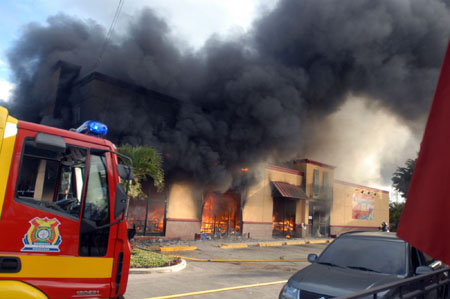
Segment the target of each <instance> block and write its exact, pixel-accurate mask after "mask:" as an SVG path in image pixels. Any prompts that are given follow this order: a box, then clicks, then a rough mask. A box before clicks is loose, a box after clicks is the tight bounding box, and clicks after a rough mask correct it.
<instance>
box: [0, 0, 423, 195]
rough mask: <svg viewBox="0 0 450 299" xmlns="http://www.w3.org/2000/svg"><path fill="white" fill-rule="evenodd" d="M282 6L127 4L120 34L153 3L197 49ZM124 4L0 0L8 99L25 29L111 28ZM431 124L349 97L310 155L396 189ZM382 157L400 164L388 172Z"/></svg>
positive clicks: (254, 2)
mask: <svg viewBox="0 0 450 299" xmlns="http://www.w3.org/2000/svg"><path fill="white" fill-rule="evenodd" d="M277 1H278V0H245V1H242V0H228V1H223V0H152V1H143V0H133V1H130V0H125V1H124V5H123V7H122V10H121V14H120V16H119V19H118V22H117V24H116V26H115V28H114V30H115V33H116V34H120V33H121V31H122V28H125V27H127V26H126V25H127V24H128V23H129V22H130V20H131V19H132V18H133V16H135V15H136V11H138V10H140V9H141V8H142V7H144V6H147V7H150V8H152V9H153V10H154V11H155V12H156V13H157V14H158V15H159V16H160V17H162V18H163V19H164V20H165V21H166V22H167V23H168V25H169V27H170V30H171V35H172V36H173V37H174V39H175V40H177V41H178V44H179V45H182V46H183V47H185V48H192V49H194V50H195V49H199V48H201V47H202V45H203V44H204V42H205V41H206V40H207V39H208V38H209V37H210V36H211V35H213V34H217V35H220V36H223V37H228V36H234V35H241V34H245V32H247V31H248V30H249V29H250V28H251V25H252V22H253V21H254V20H255V18H257V17H259V16H261V15H263V14H264V13H265V12H267V11H270V10H271V9H272V8H273V7H274V6H275V5H276V3H277ZM118 4H119V0H90V1H89V0H79V1H73V0H72V1H68V0H60V1H49V0H18V1H5V0H0V18H1V20H2V25H3V26H0V99H3V100H8V98H9V97H10V95H11V93H12V91H13V89H14V83H15V82H13V78H12V75H11V71H10V69H9V66H8V64H7V52H8V50H10V49H11V48H12V47H13V46H14V45H15V42H16V41H17V40H18V39H19V38H20V37H21V33H22V32H23V31H22V30H23V28H24V26H25V25H27V24H29V23H33V22H35V23H39V24H42V25H44V24H45V23H46V20H47V18H48V17H49V16H54V15H57V14H59V13H64V14H67V15H70V16H75V17H76V18H79V19H81V20H86V19H92V20H94V21H95V22H97V23H99V24H101V25H102V26H104V27H105V28H108V27H109V26H110V24H111V21H112V20H113V17H114V14H115V12H116V8H117V5H118ZM380 30H385V28H380ZM331 46H333V45H331ZM424 123H425V120H424V119H422V120H421V121H419V122H418V123H417V127H416V128H415V129H414V130H415V131H414V133H413V132H412V128H413V126H412V125H411V124H410V125H409V126H407V125H405V124H404V123H402V122H399V120H398V119H397V117H396V116H395V115H394V114H392V113H390V112H389V111H387V110H383V109H380V108H379V107H376V109H375V108H374V106H373V105H371V104H369V103H368V101H367V100H366V99H364V98H362V97H359V96H353V95H348V99H347V100H346V102H345V104H344V105H342V106H341V107H340V108H339V109H337V110H336V111H335V112H334V113H331V114H330V115H328V116H327V118H326V119H325V120H324V121H322V123H321V124H320V125H317V126H316V127H315V130H318V132H319V131H320V132H330V134H329V135H326V134H312V136H313V137H312V138H311V140H310V141H311V142H310V143H311V144H312V145H313V146H312V148H313V150H311V151H308V148H307V149H306V154H307V155H308V156H307V157H308V158H311V159H316V160H319V161H321V162H324V163H328V164H332V165H342V164H344V165H357V166H358V167H338V168H337V170H336V177H337V178H338V179H342V180H347V181H351V182H355V183H357V184H362V185H369V186H372V187H377V188H382V189H389V190H390V189H391V187H390V186H389V185H388V184H387V183H386V177H390V175H391V173H386V171H388V172H392V170H393V169H395V166H397V165H401V163H403V162H404V161H406V159H408V158H414V157H415V155H416V153H417V151H418V147H419V143H420V136H421V134H420V132H421V131H422V130H423V126H424ZM417 132H419V133H417ZM330 136H331V137H330ZM330 138H332V139H333V140H332V142H333V143H334V144H335V145H339V150H335V151H330V150H329V145H330ZM355 140H358V142H355ZM318 149H323V151H321V150H318ZM382 160H383V163H384V164H386V163H387V162H389V163H390V165H392V167H389V168H387V169H383V168H382V166H381V162H380V161H382ZM349 170H350V171H349ZM394 197H395V195H394Z"/></svg>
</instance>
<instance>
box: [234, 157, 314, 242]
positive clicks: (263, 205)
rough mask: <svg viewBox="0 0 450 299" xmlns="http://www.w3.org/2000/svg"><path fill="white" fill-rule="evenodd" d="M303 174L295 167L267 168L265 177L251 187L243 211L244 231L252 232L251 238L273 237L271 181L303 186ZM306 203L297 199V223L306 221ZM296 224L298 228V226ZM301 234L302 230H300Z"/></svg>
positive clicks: (244, 232) (245, 233)
mask: <svg viewBox="0 0 450 299" xmlns="http://www.w3.org/2000/svg"><path fill="white" fill-rule="evenodd" d="M302 180H303V179H302V175H301V173H300V172H299V171H296V170H294V169H287V168H282V167H277V166H269V167H266V168H265V171H264V176H263V179H262V180H261V181H260V182H258V183H257V184H255V185H254V186H252V187H251V188H250V189H249V192H248V197H247V200H246V202H245V206H244V208H243V211H242V219H243V227H242V233H243V234H244V235H247V234H248V233H250V237H251V238H257V239H260V238H264V239H267V238H271V237H272V216H273V200H274V198H272V187H271V185H270V182H271V181H278V182H284V183H288V184H292V185H295V186H301V184H302ZM304 209H305V204H304V201H302V200H297V205H296V212H297V214H296V215H297V216H296V224H298V225H300V224H301V223H302V222H304V219H305V215H307V213H305V210H304ZM298 225H296V228H297V227H298ZM298 232H299V235H301V231H298Z"/></svg>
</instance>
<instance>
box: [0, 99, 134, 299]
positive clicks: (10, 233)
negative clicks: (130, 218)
mask: <svg viewBox="0 0 450 299" xmlns="http://www.w3.org/2000/svg"><path fill="white" fill-rule="evenodd" d="M77 131H78V132H84V133H87V134H82V133H77V132H71V131H65V130H60V129H56V128H52V127H47V126H43V125H37V124H33V123H29V122H25V121H18V120H16V119H14V118H13V117H11V116H9V115H8V111H7V110H6V109H5V108H3V107H0V298H35V299H37V298H39V299H40V298H116V297H121V296H122V295H123V294H124V293H125V290H126V286H127V282H128V270H129V264H130V251H131V250H130V244H129V240H128V227H127V223H126V221H125V218H124V217H125V210H126V207H127V192H126V191H125V190H124V187H123V185H122V183H121V180H122V181H123V180H126V179H130V178H131V176H132V174H131V167H130V166H131V164H129V163H124V164H121V163H119V161H122V159H123V158H125V159H128V160H129V158H127V157H125V156H122V155H120V154H118V153H117V151H116V149H115V147H114V145H113V144H112V143H111V142H109V141H107V140H105V139H102V138H98V137H94V136H89V135H92V134H94V133H97V134H100V135H102V134H105V133H106V131H107V128H106V126H104V125H102V124H100V123H96V122H90V123H88V122H87V123H85V124H83V126H82V127H80V128H79V129H78V130H77ZM129 162H130V163H131V160H129ZM126 165H128V166H126Z"/></svg>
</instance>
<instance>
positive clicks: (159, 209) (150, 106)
mask: <svg viewBox="0 0 450 299" xmlns="http://www.w3.org/2000/svg"><path fill="white" fill-rule="evenodd" d="M79 73H80V67H78V66H74V65H72V64H69V63H66V62H59V63H57V64H56V65H55V67H54V75H53V77H52V80H53V82H52V83H53V84H52V88H53V89H52V90H50V91H49V95H48V96H49V105H47V107H46V108H45V109H46V110H45V111H40V114H42V115H48V116H51V117H53V118H54V119H61V120H63V121H64V123H63V124H62V126H64V127H66V128H71V127H72V128H73V127H77V126H78V125H80V124H81V122H82V121H83V120H87V119H96V120H98V121H101V122H104V123H107V124H108V126H109V129H110V133H109V134H108V136H109V138H111V139H112V140H122V141H124V142H129V143H132V144H143V143H145V142H146V141H148V140H151V137H152V132H159V131H161V130H162V129H167V128H173V126H174V125H175V119H174V117H175V116H176V115H177V114H178V111H179V109H180V102H179V101H178V100H177V99H175V98H172V97H170V96H167V95H164V94H161V93H158V92H155V91H152V90H149V89H146V88H143V87H140V86H137V85H134V84H130V83H127V82H124V81H121V80H118V79H116V78H112V77H110V76H107V75H104V74H101V73H97V72H94V73H91V74H88V75H87V76H85V77H83V78H79ZM118 112H120V113H118ZM144 124H145V125H144ZM142 127H145V130H146V134H134V133H135V130H141V129H142ZM140 135H145V136H146V138H147V139H146V140H129V138H138V137H136V136H140ZM130 136H134V137H130ZM334 170H335V167H334V166H331V165H327V164H325V163H320V162H317V161H313V160H310V159H302V160H295V161H292V162H291V163H288V164H285V165H284V167H280V166H274V165H267V166H266V167H264V168H263V170H261V175H260V176H259V177H261V179H260V180H259V181H257V182H256V183H255V184H253V185H251V186H247V187H246V190H230V191H228V192H225V193H217V192H213V191H209V190H205V188H204V187H203V186H194V185H192V184H191V183H190V182H188V181H175V182H172V183H170V185H169V186H167V188H166V190H165V191H164V192H161V193H159V192H156V190H155V188H154V187H153V186H152V184H151V183H145V184H144V186H143V189H144V191H145V193H146V194H147V198H146V199H144V200H141V199H132V200H131V202H130V205H129V209H128V221H129V223H130V224H131V225H134V226H136V228H137V232H138V234H139V235H143V236H148V237H152V238H166V239H186V240H191V239H194V238H201V237H205V236H206V237H211V238H215V237H221V236H224V235H233V234H238V235H243V236H247V237H250V238H256V239H257V238H264V239H265V238H271V237H286V238H290V237H307V236H317V237H321V236H335V235H339V234H341V233H343V232H345V231H349V230H375V229H377V228H378V227H379V226H380V224H381V222H383V221H386V222H389V194H388V192H387V191H383V190H378V189H374V188H370V187H367V186H360V185H355V184H352V183H349V182H343V181H338V180H336V179H335V176H334Z"/></svg>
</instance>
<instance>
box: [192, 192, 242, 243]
mask: <svg viewBox="0 0 450 299" xmlns="http://www.w3.org/2000/svg"><path fill="white" fill-rule="evenodd" d="M239 230H240V202H239V200H238V199H237V198H235V197H233V196H231V195H229V194H225V195H220V194H215V193H209V192H208V193H206V194H205V196H204V203H203V212H202V227H201V231H202V232H203V233H207V234H213V233H215V232H216V233H217V232H220V233H227V232H228V233H230V232H233V231H234V232H238V231H239Z"/></svg>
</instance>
